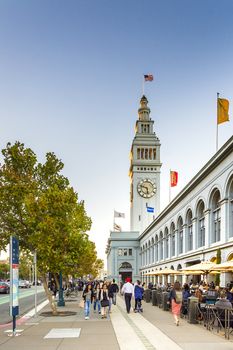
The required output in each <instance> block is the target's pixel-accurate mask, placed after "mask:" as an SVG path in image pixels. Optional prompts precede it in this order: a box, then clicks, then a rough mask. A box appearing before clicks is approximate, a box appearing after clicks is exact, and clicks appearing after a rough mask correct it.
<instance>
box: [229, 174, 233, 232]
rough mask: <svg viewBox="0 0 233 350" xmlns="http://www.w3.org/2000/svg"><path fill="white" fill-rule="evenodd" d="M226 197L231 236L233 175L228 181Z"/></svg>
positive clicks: (232, 226)
mask: <svg viewBox="0 0 233 350" xmlns="http://www.w3.org/2000/svg"><path fill="white" fill-rule="evenodd" d="M228 188H229V190H228V197H229V237H233V177H232V178H231V179H230V181H229V185H228Z"/></svg>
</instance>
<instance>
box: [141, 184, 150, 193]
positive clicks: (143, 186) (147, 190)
mask: <svg viewBox="0 0 233 350" xmlns="http://www.w3.org/2000/svg"><path fill="white" fill-rule="evenodd" d="M142 188H145V189H146V193H147V194H148V193H149V189H148V187H147V186H145V185H142Z"/></svg>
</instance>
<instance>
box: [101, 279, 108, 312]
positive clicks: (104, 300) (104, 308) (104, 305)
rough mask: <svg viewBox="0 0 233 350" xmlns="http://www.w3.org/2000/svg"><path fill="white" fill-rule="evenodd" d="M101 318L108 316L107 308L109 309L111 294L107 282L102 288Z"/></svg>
mask: <svg viewBox="0 0 233 350" xmlns="http://www.w3.org/2000/svg"><path fill="white" fill-rule="evenodd" d="M99 299H100V304H101V318H107V310H108V309H109V296H108V289H107V286H106V284H103V288H102V289H101V290H100V298H99Z"/></svg>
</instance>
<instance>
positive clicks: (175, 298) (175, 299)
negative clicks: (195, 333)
mask: <svg viewBox="0 0 233 350" xmlns="http://www.w3.org/2000/svg"><path fill="white" fill-rule="evenodd" d="M170 300H171V309H172V315H173V317H174V319H175V324H176V325H177V326H179V323H180V320H179V318H180V309H181V306H182V291H181V287H180V282H179V281H176V282H175V283H174V286H173V288H172V290H171V293H170Z"/></svg>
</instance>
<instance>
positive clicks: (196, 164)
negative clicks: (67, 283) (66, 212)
mask: <svg viewBox="0 0 233 350" xmlns="http://www.w3.org/2000/svg"><path fill="white" fill-rule="evenodd" d="M232 33H233V1H231V0H222V1H218V0H170V1H168V0H167V1H166V0H160V1H157V0H147V1H145V0H144V1H139V0H130V1H128V0H118V1H109V0H92V1H90V0H83V1H81V0H73V1H71V0H64V1H61V0H40V1H33V0H30V1H29V0H28V1H25V0H21V1H19V0H14V1H13V0H0V119H1V129H0V130H1V133H0V135H1V138H0V147H1V148H4V147H5V145H6V143H7V142H8V141H10V142H15V141H16V140H19V141H21V142H24V143H25V145H26V146H27V147H31V148H32V149H33V150H34V151H35V152H36V154H37V155H38V158H39V160H40V161H43V159H44V158H43V157H44V155H45V153H46V152H48V151H53V152H55V153H56V155H57V156H58V157H59V158H61V159H62V161H63V162H64V163H65V168H64V174H65V175H66V176H67V177H68V178H69V179H70V182H71V184H72V185H73V186H74V188H75V189H76V191H77V192H78V193H79V198H80V199H84V200H85V205H86V209H87V213H88V215H90V216H91V218H92V220H93V226H92V230H91V233H90V238H91V239H92V240H94V241H95V242H96V245H97V250H98V253H99V256H100V257H101V258H104V257H105V254H104V250H105V246H106V241H107V238H108V236H109V230H110V229H112V222H113V210H114V209H115V210H118V211H120V212H125V213H126V215H127V217H126V219H125V220H121V221H120V220H119V222H118V223H119V224H121V225H122V226H123V229H129V178H128V168H129V151H130V147H131V142H132V139H133V136H134V124H135V121H136V119H137V109H138V107H139V99H140V97H141V94H142V78H143V74H147V73H151V74H153V75H154V77H155V80H154V82H152V83H147V84H146V91H145V93H146V96H147V97H148V100H149V106H150V108H151V117H152V118H153V119H154V120H155V130H156V133H157V135H158V136H159V138H160V140H161V143H162V146H161V161H162V163H163V166H162V174H161V186H162V191H161V193H162V198H161V202H162V207H164V206H165V205H166V204H167V203H168V182H169V169H170V168H171V169H173V170H177V171H178V172H179V185H178V186H177V188H175V189H173V192H172V197H174V196H175V194H176V193H177V192H178V191H180V190H181V189H182V188H183V186H184V185H185V184H186V183H187V182H188V181H189V180H190V179H191V178H192V177H193V176H194V175H195V173H196V172H197V171H198V170H199V169H200V168H201V167H202V166H203V165H204V164H205V163H206V162H207V161H208V159H209V158H210V157H211V156H212V155H213V154H214V152H215V134H216V93H217V92H219V93H220V94H221V96H222V97H225V98H228V99H229V101H230V114H231V115H232V103H233V65H232V62H233V36H232ZM231 135H232V121H230V122H229V123H225V124H222V125H220V126H219V144H220V145H222V144H223V143H224V142H225V141H226V140H227V139H228V138H229V137H230V136H231Z"/></svg>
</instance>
